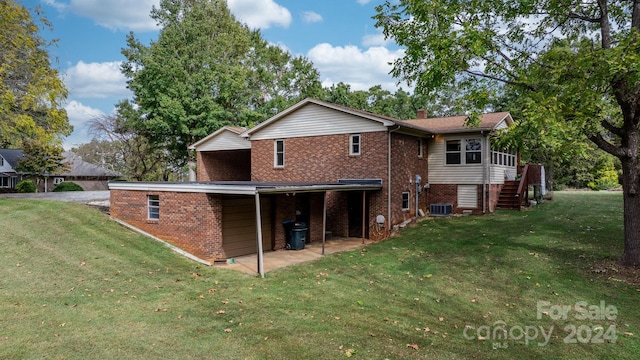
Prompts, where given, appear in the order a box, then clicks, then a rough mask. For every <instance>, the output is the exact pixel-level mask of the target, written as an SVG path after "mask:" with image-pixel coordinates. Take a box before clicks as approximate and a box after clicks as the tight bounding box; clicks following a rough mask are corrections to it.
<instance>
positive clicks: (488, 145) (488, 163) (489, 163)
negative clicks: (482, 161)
mask: <svg viewBox="0 0 640 360" xmlns="http://www.w3.org/2000/svg"><path fill="white" fill-rule="evenodd" d="M487 151H488V153H489V160H488V161H487V165H486V166H487V168H488V171H487V183H488V185H489V193H488V195H487V197H488V198H489V205H488V207H489V212H493V210H492V209H491V159H492V158H493V154H492V153H491V138H489V137H488V136H487Z"/></svg>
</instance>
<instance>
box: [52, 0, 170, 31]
mask: <svg viewBox="0 0 640 360" xmlns="http://www.w3.org/2000/svg"><path fill="white" fill-rule="evenodd" d="M45 2H46V3H47V4H48V5H51V6H53V7H55V8H56V9H58V11H61V12H65V11H70V12H72V13H74V14H76V15H79V16H83V17H87V18H90V19H93V20H94V21H95V22H96V23H97V24H98V25H100V26H103V27H106V28H108V29H111V30H125V31H129V30H134V31H153V30H157V29H158V28H157V26H156V23H155V20H153V19H151V18H150V17H149V14H150V13H151V8H152V6H153V5H155V6H156V7H157V6H158V5H159V4H160V0H135V1H131V0H70V2H68V3H64V2H62V1H61V0H46V1H45Z"/></svg>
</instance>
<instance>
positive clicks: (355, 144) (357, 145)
mask: <svg viewBox="0 0 640 360" xmlns="http://www.w3.org/2000/svg"><path fill="white" fill-rule="evenodd" d="M361 151H362V143H361V137H360V134H352V135H351V136H350V137H349V155H360V153H361Z"/></svg>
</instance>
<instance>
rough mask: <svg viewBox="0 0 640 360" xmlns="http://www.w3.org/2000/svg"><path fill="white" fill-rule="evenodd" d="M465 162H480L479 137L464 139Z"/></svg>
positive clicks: (480, 147) (480, 144)
mask: <svg viewBox="0 0 640 360" xmlns="http://www.w3.org/2000/svg"><path fill="white" fill-rule="evenodd" d="M464 142H465V152H464V154H465V164H480V163H482V142H481V141H480V139H465V140H464Z"/></svg>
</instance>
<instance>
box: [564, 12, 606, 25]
mask: <svg viewBox="0 0 640 360" xmlns="http://www.w3.org/2000/svg"><path fill="white" fill-rule="evenodd" d="M567 16H568V17H569V18H570V19H578V20H582V21H587V22H591V23H599V22H600V20H601V19H602V17H597V18H592V17H589V16H586V15H580V14H578V13H574V12H570V13H569V14H568V15H567Z"/></svg>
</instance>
